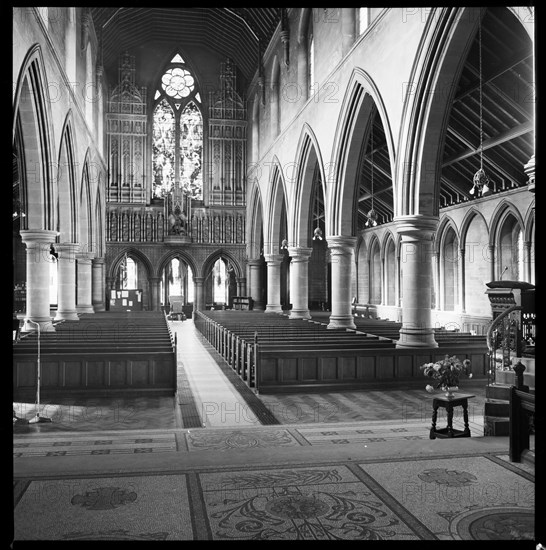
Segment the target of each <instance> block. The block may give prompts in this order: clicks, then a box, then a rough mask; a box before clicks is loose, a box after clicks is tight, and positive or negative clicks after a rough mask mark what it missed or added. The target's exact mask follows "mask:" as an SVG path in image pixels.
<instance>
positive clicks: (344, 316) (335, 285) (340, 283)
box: [326, 235, 356, 329]
mask: <svg viewBox="0 0 546 550" xmlns="http://www.w3.org/2000/svg"><path fill="white" fill-rule="evenodd" d="M326 242H327V243H328V248H329V249H330V259H331V260H330V261H331V264H332V314H331V315H330V322H329V323H328V327H327V328H330V329H337V328H351V329H355V328H356V326H355V324H354V321H353V314H352V312H351V300H352V297H351V281H352V278H353V276H354V264H355V261H354V255H355V244H356V237H348V236H344V235H336V236H329V237H326Z"/></svg>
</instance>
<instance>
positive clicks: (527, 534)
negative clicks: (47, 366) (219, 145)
mask: <svg viewBox="0 0 546 550" xmlns="http://www.w3.org/2000/svg"><path fill="white" fill-rule="evenodd" d="M170 326H171V328H172V330H173V331H174V332H175V333H176V335H177V341H178V342H179V345H178V347H177V393H176V395H175V396H174V397H165V396H163V397H150V396H142V397H133V398H129V397H124V398H120V397H112V398H108V399H106V398H101V399H98V398H94V399H79V400H78V399H76V398H73V399H66V398H65V399H63V400H62V403H61V402H56V401H55V402H53V401H50V402H48V401H42V403H41V404H42V415H44V416H49V417H50V418H51V420H52V421H51V422H50V423H39V424H25V423H23V422H15V423H14V440H13V451H14V463H13V464H14V487H15V491H14V495H15V500H14V503H15V511H14V526H13V527H14V535H15V539H16V540H25V539H26V540H29V539H32V540H147V541H153V540H248V539H252V540H254V539H257V540H265V539H273V540H292V539H299V540H307V539H312V540H344V539H366V540H472V539H481V540H484V539H491V538H502V539H506V538H508V539H511V540H513V539H532V538H533V529H534V479H535V477H534V468H531V467H530V466H529V465H527V464H525V463H512V462H510V461H509V459H508V438H507V437H504V436H495V437H483V402H484V388H483V386H484V384H485V383H484V382H483V381H473V380H465V381H464V391H465V392H469V393H472V394H474V395H475V396H476V398H474V399H473V400H472V404H471V406H470V407H469V413H470V414H469V416H470V429H471V434H472V435H471V437H470V438H464V439H453V440H448V439H436V440H430V439H429V429H430V411H431V403H430V402H431V396H430V395H429V394H427V393H426V392H425V390H424V384H423V383H421V381H420V380H419V381H418V382H417V381H416V383H415V384H414V386H413V387H411V388H410V389H406V388H397V389H389V390H385V391H381V390H374V391H355V392H337V393H322V394H312V393H305V394H285V395H282V394H281V395H280V394H274V395H271V394H270V395H263V396H262V395H256V394H255V393H254V392H253V391H252V390H251V389H250V388H248V386H246V385H245V384H243V383H241V382H240V379H239V378H238V377H237V376H236V375H234V374H233V371H232V370H231V369H230V368H229V366H228V365H227V363H226V362H225V361H223V359H222V358H221V357H220V356H219V355H218V354H217V352H216V351H215V350H214V349H213V348H212V347H211V346H210V344H208V342H206V341H205V340H204V339H203V338H202V337H201V335H200V333H199V332H198V331H197V330H196V329H195V327H194V324H193V321H192V320H186V321H172V322H171V323H170ZM14 411H15V413H16V415H17V417H19V418H32V417H33V416H34V414H35V412H36V411H35V410H34V408H33V405H32V404H30V403H14ZM438 422H439V424H443V423H445V416H442V414H440V416H439V420H438ZM461 422H462V420H461V418H460V417H459V416H457V414H455V418H454V427H457V426H460V424H461ZM439 505H441V506H439ZM507 515H509V516H510V518H511V519H510V522H509V523H508V524H507V523H506V516H507ZM31 518H32V521H31ZM364 518H365V519H364ZM152 520H153V521H152ZM507 525H510V531H509V532H508V531H507Z"/></svg>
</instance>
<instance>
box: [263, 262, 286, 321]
mask: <svg viewBox="0 0 546 550" xmlns="http://www.w3.org/2000/svg"><path fill="white" fill-rule="evenodd" d="M282 260H283V255H282V254H266V256H265V261H266V262H267V304H266V306H265V313H282V306H281V263H282Z"/></svg>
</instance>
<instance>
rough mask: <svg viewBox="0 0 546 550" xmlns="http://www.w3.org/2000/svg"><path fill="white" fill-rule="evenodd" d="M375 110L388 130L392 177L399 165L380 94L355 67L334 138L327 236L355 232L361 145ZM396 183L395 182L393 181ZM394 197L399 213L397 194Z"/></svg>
mask: <svg viewBox="0 0 546 550" xmlns="http://www.w3.org/2000/svg"><path fill="white" fill-rule="evenodd" d="M374 108H376V109H377V112H378V115H379V117H380V119H381V123H382V125H383V129H384V131H385V138H386V141H387V148H388V151H389V159H390V165H391V174H394V169H395V166H396V164H395V151H394V142H393V138H392V131H391V128H390V123H389V118H388V116H387V111H386V108H385V106H384V103H383V100H382V99H381V94H380V93H379V91H378V89H377V87H376V85H375V83H374V82H373V80H372V79H371V78H370V76H369V75H368V74H367V73H366V72H365V71H363V70H362V69H359V68H356V69H354V70H353V73H352V75H351V78H350V79H349V83H348V85H347V91H346V94H345V97H344V98H343V103H342V107H341V112H340V116H339V119H338V122H337V127H336V132H335V136H334V147H333V150H332V151H333V152H332V155H333V156H332V166H333V170H332V171H331V172H330V174H331V175H332V176H333V177H332V178H330V179H329V181H328V184H327V189H328V194H327V196H326V197H325V198H326V201H327V203H328V204H329V213H330V215H329V216H328V218H327V224H326V227H327V229H326V233H327V235H353V233H354V227H355V219H354V218H355V213H354V205H353V201H354V190H355V189H354V188H355V185H356V181H357V172H358V166H359V159H360V153H361V147H362V142H363V140H364V138H365V136H366V135H367V132H368V130H369V126H370V122H371V117H372V114H373V111H374ZM393 182H395V180H394V178H393ZM394 197H395V211H396V193H394Z"/></svg>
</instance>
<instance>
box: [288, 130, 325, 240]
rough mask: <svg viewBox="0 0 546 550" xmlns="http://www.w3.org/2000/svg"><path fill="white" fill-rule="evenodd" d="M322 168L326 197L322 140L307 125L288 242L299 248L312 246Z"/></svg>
mask: <svg viewBox="0 0 546 550" xmlns="http://www.w3.org/2000/svg"><path fill="white" fill-rule="evenodd" d="M317 165H318V170H319V172H320V182H321V187H322V195H323V197H326V189H325V181H326V180H325V175H324V163H323V160H322V154H321V151H320V147H319V145H318V140H317V138H316V136H315V133H314V132H313V130H312V129H311V127H310V126H309V125H308V124H307V123H305V124H304V125H303V127H302V130H301V133H300V138H299V141H298V146H297V149H296V157H295V166H296V180H295V185H294V195H293V199H294V207H293V209H291V210H290V212H291V215H290V216H289V221H288V239H289V240H290V241H291V242H293V243H296V244H295V246H303V247H306V246H309V242H310V239H311V235H310V234H309V228H310V221H311V220H310V215H311V210H310V206H311V199H312V192H313V178H314V173H315V167H316V166H317ZM324 206H325V210H326V212H325V216H326V217H328V205H327V204H325V205H324Z"/></svg>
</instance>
